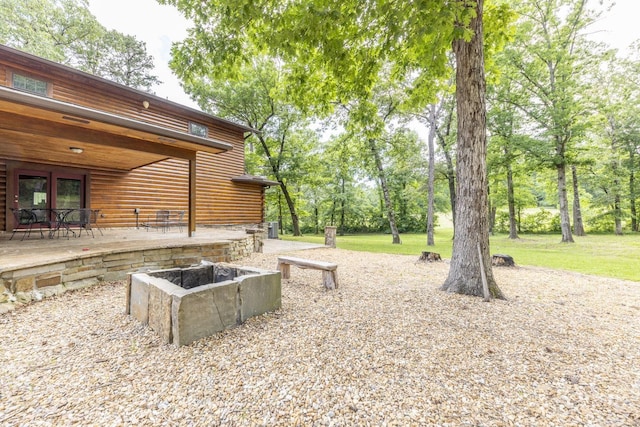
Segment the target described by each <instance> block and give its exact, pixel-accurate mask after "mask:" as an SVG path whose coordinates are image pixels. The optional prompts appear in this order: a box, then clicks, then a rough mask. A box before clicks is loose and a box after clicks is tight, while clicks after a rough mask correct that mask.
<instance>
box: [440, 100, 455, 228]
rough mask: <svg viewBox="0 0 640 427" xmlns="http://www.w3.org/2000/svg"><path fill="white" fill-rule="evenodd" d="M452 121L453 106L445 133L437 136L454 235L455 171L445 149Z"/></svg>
mask: <svg viewBox="0 0 640 427" xmlns="http://www.w3.org/2000/svg"><path fill="white" fill-rule="evenodd" d="M452 121H453V105H452V106H451V109H450V111H449V113H448V115H447V120H446V125H445V127H444V128H445V133H444V134H441V133H440V132H437V134H438V143H439V145H440V148H441V149H442V153H443V154H444V159H445V162H446V165H447V172H446V176H447V182H448V183H449V202H450V203H451V219H452V221H453V230H454V234H455V229H456V178H455V175H456V174H455V170H454V167H453V158H452V157H451V153H450V152H449V148H448V147H447V140H446V137H447V136H449V134H450V132H451V122H452Z"/></svg>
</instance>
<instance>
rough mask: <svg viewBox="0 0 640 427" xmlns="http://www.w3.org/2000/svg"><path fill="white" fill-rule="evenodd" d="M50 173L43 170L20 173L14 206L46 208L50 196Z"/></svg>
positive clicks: (19, 207) (20, 207)
mask: <svg viewBox="0 0 640 427" xmlns="http://www.w3.org/2000/svg"><path fill="white" fill-rule="evenodd" d="M48 175H49V174H46V173H41V172H26V171H25V172H20V173H18V180H17V187H18V188H17V191H16V193H15V197H14V207H16V208H18V209H46V208H48V207H49V206H48V203H49V200H50V197H49V193H50V190H49V176H48Z"/></svg>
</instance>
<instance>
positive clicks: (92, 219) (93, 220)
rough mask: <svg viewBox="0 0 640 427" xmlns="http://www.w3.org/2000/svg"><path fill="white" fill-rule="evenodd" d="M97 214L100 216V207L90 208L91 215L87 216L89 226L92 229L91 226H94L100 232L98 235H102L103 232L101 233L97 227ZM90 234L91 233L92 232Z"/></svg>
mask: <svg viewBox="0 0 640 427" xmlns="http://www.w3.org/2000/svg"><path fill="white" fill-rule="evenodd" d="M99 216H100V209H91V217H90V218H89V228H90V229H92V230H93V228H94V227H95V228H96V229H97V230H98V231H99V232H100V235H101V236H104V233H102V229H101V228H100V227H98V217H99ZM91 234H93V232H92V233H91Z"/></svg>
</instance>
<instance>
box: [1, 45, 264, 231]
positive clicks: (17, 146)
mask: <svg viewBox="0 0 640 427" xmlns="http://www.w3.org/2000/svg"><path fill="white" fill-rule="evenodd" d="M251 131H252V129H250V128H248V127H245V126H242V125H238V124H235V123H232V122H229V121H226V120H223V119H220V118H217V117H214V116H211V115H208V114H205V113H203V112H201V111H198V110H195V109H191V108H188V107H185V106H182V105H179V104H176V103H174V102H171V101H168V100H165V99H162V98H160V97H158V96H155V95H151V94H149V93H146V92H143V91H139V90H135V89H131V88H128V87H126V86H123V85H120V84H117V83H113V82H111V81H108V80H105V79H102V78H99V77H96V76H93V75H90V74H87V73H84V72H81V71H78V70H75V69H73V68H70V67H67V66H64V65H61V64H57V63H55V62H51V61H48V60H45V59H42V58H39V57H36V56H33V55H30V54H27V53H24V52H21V51H18V50H15V49H12V48H9V47H6V46H3V45H0V206H1V207H3V208H1V209H0V230H4V231H10V230H12V229H13V227H14V222H15V221H14V219H13V215H12V213H11V209H12V208H27V209H29V208H34V207H35V208H50V209H55V208H91V209H99V210H100V218H99V226H100V227H134V226H136V225H139V224H140V223H143V222H146V221H147V218H150V217H151V216H153V215H155V212H156V211H157V210H161V209H168V210H184V211H185V212H187V216H186V219H185V222H187V223H188V230H189V235H192V233H193V232H194V231H195V228H196V225H197V226H220V225H250V224H251V225H253V224H257V223H262V222H263V221H264V190H265V188H266V187H267V186H269V185H273V184H277V183H274V182H270V181H267V180H264V179H261V178H258V177H253V176H249V175H246V174H245V173H244V137H245V134H246V133H247V132H251Z"/></svg>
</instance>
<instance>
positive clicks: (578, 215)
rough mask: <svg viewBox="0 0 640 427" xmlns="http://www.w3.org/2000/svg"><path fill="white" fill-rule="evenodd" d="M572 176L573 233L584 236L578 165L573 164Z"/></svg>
mask: <svg viewBox="0 0 640 427" xmlns="http://www.w3.org/2000/svg"><path fill="white" fill-rule="evenodd" d="M571 177H572V178H573V234H575V235H576V236H584V235H585V234H586V233H585V232H584V224H583V222H582V208H581V206H580V189H579V187H578V171H577V168H576V165H571Z"/></svg>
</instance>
